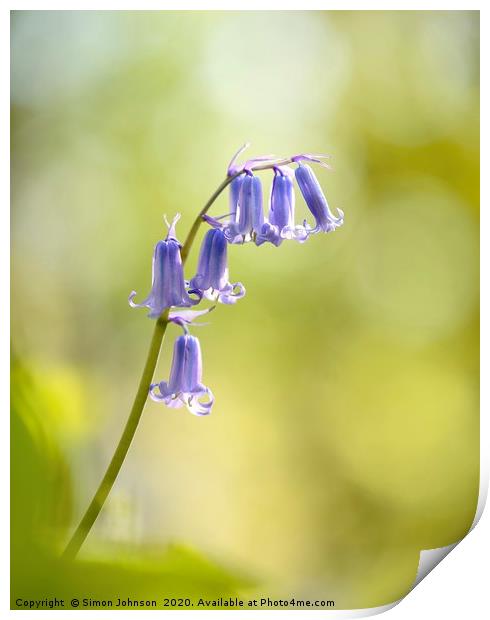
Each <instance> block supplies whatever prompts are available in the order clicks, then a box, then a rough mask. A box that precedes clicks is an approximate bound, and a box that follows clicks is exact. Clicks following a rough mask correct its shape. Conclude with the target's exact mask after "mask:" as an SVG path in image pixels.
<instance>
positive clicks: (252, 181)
mask: <svg viewBox="0 0 490 620" xmlns="http://www.w3.org/2000/svg"><path fill="white" fill-rule="evenodd" d="M242 176H243V180H242V182H241V184H240V187H239V194H238V202H237V204H236V205H235V210H234V212H233V213H231V214H230V215H231V217H230V219H229V220H228V221H225V222H221V221H220V219H219V218H213V217H210V216H209V215H204V216H203V219H204V220H205V221H206V222H208V224H210V225H211V226H213V227H214V228H217V229H221V230H222V231H223V233H224V235H225V238H226V240H227V241H228V243H246V242H247V241H252V240H254V239H255V238H256V236H257V235H258V234H259V233H260V231H261V229H262V224H263V223H264V211H263V205H262V183H261V181H260V179H259V177H256V176H255V175H254V174H253V172H251V171H247V172H246V173H245V174H244V175H242ZM237 178H239V177H237ZM235 180H236V179H235ZM232 184H233V183H232ZM232 199H233V200H235V198H234V197H233V198H232Z"/></svg>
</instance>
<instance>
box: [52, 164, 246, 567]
mask: <svg viewBox="0 0 490 620" xmlns="http://www.w3.org/2000/svg"><path fill="white" fill-rule="evenodd" d="M239 174H241V173H240V172H239V173H237V174H235V175H233V176H229V177H227V178H226V179H225V180H224V181H223V182H222V183H221V185H220V186H219V187H218V189H217V190H216V191H215V192H214V194H213V195H212V196H211V198H210V199H209V200H208V201H207V203H206V204H205V205H204V207H203V208H202V209H201V211H200V213H199V215H198V216H197V218H196V219H195V221H194V223H193V225H192V227H191V229H190V231H189V234H188V235H187V238H186V240H185V242H184V245H183V247H182V251H181V256H182V264H184V263H185V262H186V260H187V257H188V256H189V252H190V250H191V247H192V244H193V242H194V239H195V237H196V234H197V231H198V230H199V227H200V225H201V223H202V216H203V215H204V214H205V213H206V212H207V211H208V209H209V208H210V207H211V205H212V204H213V202H214V201H215V200H216V198H217V197H218V196H219V195H220V194H221V192H222V191H223V190H224V189H225V188H226V187H227V186H228V185H229V184H230V183H231V182H232V181H233V179H234V178H235V177H237V176H238V175H239ZM168 315H169V309H168V308H167V310H165V312H164V313H163V314H162V315H161V316H160V318H159V319H158V320H157V321H156V323H155V329H154V330H153V336H152V339H151V343H150V349H149V351H148V355H147V358H146V363H145V367H144V369H143V374H142V375H141V379H140V383H139V386H138V391H137V392H136V396H135V399H134V402H133V406H132V408H131V412H130V414H129V418H128V421H127V422H126V426H125V427H124V430H123V433H122V435H121V439H120V440H119V443H118V444H117V447H116V451H115V452H114V455H113V457H112V459H111V462H110V463H109V467H108V468H107V471H106V473H105V475H104V477H103V478H102V482H101V483H100V485H99V488H98V489H97V491H96V492H95V495H94V497H93V499H92V501H91V502H90V505H89V507H88V508H87V510H86V512H85V514H84V515H83V517H82V520H81V521H80V523H79V525H78V527H77V529H76V530H75V532H74V534H73V536H72V537H71V539H70V542H69V543H68V545H67V547H66V549H65V551H64V552H63V557H64V558H67V559H74V558H75V557H76V555H77V553H78V552H79V550H80V547H81V546H82V545H83V543H84V541H85V539H86V538H87V536H88V534H89V532H90V530H91V529H92V526H93V524H94V523H95V520H96V519H97V517H98V516H99V513H100V511H101V510H102V507H103V505H104V503H105V501H106V499H107V496H108V495H109V493H110V490H111V489H112V487H113V485H114V482H115V480H116V478H117V475H118V473H119V471H120V469H121V467H122V464H123V463H124V459H125V458H126V454H127V453H128V450H129V446H130V445H131V442H132V441H133V437H134V434H135V432H136V429H137V428H138V424H139V421H140V418H141V414H142V413H143V408H144V406H145V403H146V400H147V398H148V390H149V388H150V385H151V382H152V379H153V375H154V373H155V368H156V365H157V361H158V356H159V354H160V349H161V346H162V342H163V337H164V336H165V332H166V330H167V325H168Z"/></svg>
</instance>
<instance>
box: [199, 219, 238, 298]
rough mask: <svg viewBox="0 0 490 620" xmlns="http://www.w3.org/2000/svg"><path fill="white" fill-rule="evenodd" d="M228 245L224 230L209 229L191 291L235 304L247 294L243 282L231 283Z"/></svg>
mask: <svg viewBox="0 0 490 620" xmlns="http://www.w3.org/2000/svg"><path fill="white" fill-rule="evenodd" d="M227 245H228V244H227V242H226V238H225V235H224V233H223V231H222V230H219V229H211V230H208V232H207V233H206V235H205V237H204V240H203V242H202V246H201V252H200V254H199V262H198V265H197V273H196V275H195V276H194V277H193V278H192V280H191V281H190V288H191V292H196V293H198V294H199V295H201V296H204V297H206V299H211V300H213V301H216V300H217V301H220V302H221V303H224V304H234V303H235V302H236V301H237V300H238V299H241V298H242V297H243V296H244V295H245V287H244V286H243V284H242V283H241V282H235V283H233V284H231V283H230V280H229V277H228V256H227V254H228V247H227Z"/></svg>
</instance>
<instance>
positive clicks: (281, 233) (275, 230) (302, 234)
mask: <svg viewBox="0 0 490 620" xmlns="http://www.w3.org/2000/svg"><path fill="white" fill-rule="evenodd" d="M291 175H293V176H294V173H293V171H292V170H291V169H290V168H288V167H286V166H281V167H276V168H275V169H274V180H273V181H272V189H271V197H270V207H269V217H268V221H266V222H264V224H263V225H262V229H261V231H260V234H259V235H257V239H256V241H255V243H256V244H257V245H262V243H265V242H266V241H269V242H270V243H273V244H274V245H275V246H276V247H277V246H279V245H281V243H282V242H283V240H284V239H295V240H296V241H299V242H300V243H302V242H304V241H306V240H307V239H308V232H307V231H306V228H305V227H304V226H296V225H295V223H294V184H293V180H292V178H291Z"/></svg>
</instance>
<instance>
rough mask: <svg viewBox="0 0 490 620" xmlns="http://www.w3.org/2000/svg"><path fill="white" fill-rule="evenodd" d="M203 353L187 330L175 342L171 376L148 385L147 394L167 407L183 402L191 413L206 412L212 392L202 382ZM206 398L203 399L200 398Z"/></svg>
mask: <svg viewBox="0 0 490 620" xmlns="http://www.w3.org/2000/svg"><path fill="white" fill-rule="evenodd" d="M201 378H202V357H201V347H200V345H199V340H198V339H197V338H195V337H194V336H191V335H190V334H185V335H183V336H179V337H178V338H177V340H176V341H175V344H174V353H173V359H172V368H171V370H170V379H169V380H168V382H167V381H160V383H154V384H152V385H151V386H150V397H151V398H152V399H153V400H154V401H157V402H163V403H165V405H167V407H174V408H179V407H183V406H184V405H185V406H186V407H187V409H188V410H189V411H190V412H191V413H193V414H194V415H199V416H203V415H208V414H209V413H211V409H212V407H213V403H214V397H213V393H212V392H211V390H210V389H209V388H207V387H206V386H205V385H203V384H202V383H201ZM202 397H204V398H207V400H205V402H201V401H200V399H201V398H202Z"/></svg>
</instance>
